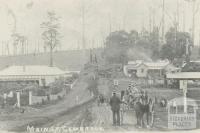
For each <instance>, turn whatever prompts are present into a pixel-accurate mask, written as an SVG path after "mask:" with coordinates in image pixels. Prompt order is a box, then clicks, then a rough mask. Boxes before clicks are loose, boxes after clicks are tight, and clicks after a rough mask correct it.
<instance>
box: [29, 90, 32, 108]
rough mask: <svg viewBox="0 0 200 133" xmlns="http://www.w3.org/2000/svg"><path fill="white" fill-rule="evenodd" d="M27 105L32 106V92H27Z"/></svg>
mask: <svg viewBox="0 0 200 133" xmlns="http://www.w3.org/2000/svg"><path fill="white" fill-rule="evenodd" d="M28 94H29V105H32V91H29V93H28Z"/></svg>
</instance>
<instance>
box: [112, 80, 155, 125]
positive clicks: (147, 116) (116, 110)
mask: <svg viewBox="0 0 200 133" xmlns="http://www.w3.org/2000/svg"><path fill="white" fill-rule="evenodd" d="M110 106H111V110H112V113H113V125H114V126H120V125H122V124H123V115H124V113H125V112H126V110H130V109H133V110H134V111H135V115H136V119H137V126H138V127H139V128H141V127H145V126H146V127H147V128H148V127H152V126H153V120H154V102H153V100H152V99H151V98H149V96H148V93H147V91H143V90H138V89H137V88H136V87H135V85H131V84H130V85H129V87H128V88H127V89H126V90H122V91H121V97H120V98H119V97H118V96H117V94H116V92H113V95H112V97H111V98H110ZM145 123H146V124H145Z"/></svg>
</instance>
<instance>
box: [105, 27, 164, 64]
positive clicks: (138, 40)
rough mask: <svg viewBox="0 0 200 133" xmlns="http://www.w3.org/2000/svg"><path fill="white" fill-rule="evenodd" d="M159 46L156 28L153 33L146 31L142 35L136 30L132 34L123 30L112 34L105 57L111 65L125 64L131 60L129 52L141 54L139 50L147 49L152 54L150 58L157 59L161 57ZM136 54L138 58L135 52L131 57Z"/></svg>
mask: <svg viewBox="0 0 200 133" xmlns="http://www.w3.org/2000/svg"><path fill="white" fill-rule="evenodd" d="M159 45H160V42H159V32H158V28H156V27H155V28H154V30H153V31H152V32H151V33H149V32H148V31H146V30H145V29H143V30H142V32H141V33H138V32H137V31H136V30H132V31H130V33H128V32H126V31H123V30H121V31H115V32H111V33H110V35H109V36H108V37H107V38H106V42H105V46H106V47H105V53H104V55H105V57H106V60H107V62H109V63H122V64H124V63H126V62H127V61H128V60H129V59H130V57H129V53H128V50H130V49H135V50H138V52H140V51H139V49H146V51H150V53H151V55H150V58H152V59H157V58H158V57H159ZM141 52H143V51H141ZM134 54H135V56H137V55H136V54H137V53H133V52H132V54H131V56H134ZM145 54H146V53H145ZM148 56H149V55H148Z"/></svg>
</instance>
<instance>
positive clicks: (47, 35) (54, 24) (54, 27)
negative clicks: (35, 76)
mask: <svg viewBox="0 0 200 133" xmlns="http://www.w3.org/2000/svg"><path fill="white" fill-rule="evenodd" d="M47 17H48V19H47V20H46V21H45V22H43V23H42V24H41V28H43V29H44V31H43V33H42V38H43V40H44V43H45V44H44V45H46V46H47V47H49V50H50V66H53V51H54V50H55V48H56V47H57V46H58V45H59V44H60V40H59V39H60V32H59V28H60V23H59V17H57V15H56V13H55V12H54V11H49V12H47Z"/></svg>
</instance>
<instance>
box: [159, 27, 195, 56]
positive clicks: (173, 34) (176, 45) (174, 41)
mask: <svg viewBox="0 0 200 133" xmlns="http://www.w3.org/2000/svg"><path fill="white" fill-rule="evenodd" d="M165 38H166V44H164V45H163V46H162V48H161V52H160V53H161V55H160V56H161V58H167V59H169V60H174V59H175V58H183V57H186V56H189V55H190V54H191V49H190V47H191V46H192V45H193V42H192V38H191V36H190V34H189V33H187V32H179V31H176V30H175V28H170V30H169V31H168V32H167V33H166V35H165ZM187 51H188V52H187Z"/></svg>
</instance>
